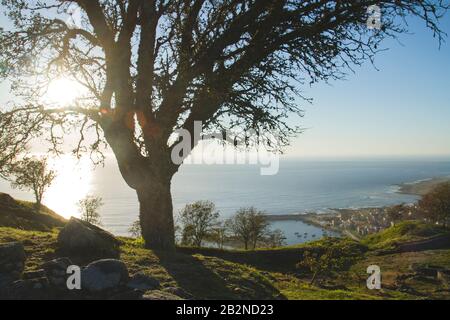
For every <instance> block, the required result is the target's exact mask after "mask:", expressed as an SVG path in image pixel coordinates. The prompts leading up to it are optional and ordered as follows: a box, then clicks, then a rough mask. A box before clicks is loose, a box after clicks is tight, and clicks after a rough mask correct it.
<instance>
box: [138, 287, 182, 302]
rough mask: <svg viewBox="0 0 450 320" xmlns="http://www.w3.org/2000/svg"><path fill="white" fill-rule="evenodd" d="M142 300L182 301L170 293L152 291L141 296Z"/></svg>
mask: <svg viewBox="0 0 450 320" xmlns="http://www.w3.org/2000/svg"><path fill="white" fill-rule="evenodd" d="M142 300H171V301H173V300H183V299H182V298H181V297H179V296H176V295H174V294H172V293H169V292H165V291H161V290H152V291H147V292H146V293H145V294H144V295H143V296H142Z"/></svg>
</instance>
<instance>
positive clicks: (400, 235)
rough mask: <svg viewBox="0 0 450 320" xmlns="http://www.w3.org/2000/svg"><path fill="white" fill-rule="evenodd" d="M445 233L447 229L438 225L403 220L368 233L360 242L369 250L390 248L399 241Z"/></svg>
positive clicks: (420, 238) (415, 239)
mask: <svg viewBox="0 0 450 320" xmlns="http://www.w3.org/2000/svg"><path fill="white" fill-rule="evenodd" d="M446 233H449V231H448V230H447V229H444V228H442V227H440V226H436V225H432V224H426V223H424V222H419V221H405V222H401V223H399V224H397V225H395V226H393V227H391V228H388V229H386V230H384V231H381V232H379V233H376V234H373V235H369V236H368V237H366V238H364V239H363V240H362V241H361V242H362V244H364V245H366V246H368V247H369V248H370V249H371V250H378V249H391V248H394V247H395V246H396V245H397V244H399V243H405V242H410V241H417V240H423V239H426V238H430V237H433V236H438V235H444V234H446Z"/></svg>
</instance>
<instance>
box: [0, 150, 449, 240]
mask: <svg viewBox="0 0 450 320" xmlns="http://www.w3.org/2000/svg"><path fill="white" fill-rule="evenodd" d="M52 165H53V167H54V169H55V170H56V171H57V172H58V178H57V180H56V181H55V183H54V184H53V185H52V187H51V188H50V189H49V191H48V193H47V195H46V196H45V198H44V204H46V205H47V206H48V207H49V208H51V209H53V210H54V211H56V212H57V213H59V214H61V215H62V216H64V217H70V216H78V215H79V213H78V208H77V205H76V203H77V201H78V200H80V199H81V198H83V197H85V196H86V195H88V194H91V195H95V196H100V197H102V199H103V202H104V205H103V207H102V208H101V210H100V213H101V216H102V225H103V227H104V228H105V229H107V230H109V231H110V232H112V233H114V234H116V235H122V236H125V235H128V234H129V232H128V230H129V227H130V225H131V224H132V223H133V222H134V221H136V220H137V218H138V201H137V197H136V194H135V192H134V191H133V190H132V189H130V188H129V187H128V186H127V185H126V183H125V182H124V181H123V179H122V177H121V175H120V172H119V170H118V168H117V165H116V163H115V162H114V159H112V158H108V159H107V161H106V163H105V165H104V166H97V167H95V168H94V167H93V166H92V164H91V162H90V161H89V160H88V159H83V160H81V161H77V160H75V159H73V158H71V157H63V158H55V159H53V160H52ZM442 176H450V158H447V159H446V158H427V159H416V158H412V159H398V158H393V159H338V160H336V159H333V160H331V159H294V158H282V159H281V161H280V165H279V171H278V173H277V174H276V175H267V176H263V175H261V171H260V167H259V166H258V165H196V164H191V165H183V166H181V168H180V171H179V172H178V173H177V174H176V175H175V177H174V179H173V181H172V195H173V204H174V214H175V215H177V213H178V212H179V210H180V209H181V208H182V207H183V206H185V205H186V204H188V203H191V202H194V201H197V200H210V201H213V202H214V203H215V204H216V207H217V209H218V210H219V211H220V214H221V218H222V219H226V218H228V217H230V216H232V215H233V213H234V212H236V210H238V209H239V208H241V207H249V206H253V207H256V208H257V209H259V210H261V211H264V212H266V213H267V214H273V215H277V214H298V213H300V214H301V213H306V212H318V213H321V212H328V211H330V209H333V208H361V207H380V206H386V205H393V204H399V203H413V202H415V201H417V200H418V197H417V196H414V195H405V194H400V193H398V192H397V191H398V189H399V184H402V183H411V182H415V181H421V180H425V179H430V178H434V177H442ZM0 192H6V193H9V194H11V195H12V196H14V197H17V198H20V199H25V200H32V199H33V198H32V194H31V193H30V192H29V191H26V190H15V189H12V188H11V187H10V185H9V183H8V182H6V181H0ZM271 228H273V229H281V230H282V231H283V232H284V233H285V235H286V238H287V241H286V242H287V244H289V245H291V244H297V243H303V242H306V241H310V240H313V239H318V238H320V237H322V236H323V235H324V230H321V229H320V228H317V227H315V226H311V225H307V224H305V223H303V222H301V221H275V222H273V223H272V224H271Z"/></svg>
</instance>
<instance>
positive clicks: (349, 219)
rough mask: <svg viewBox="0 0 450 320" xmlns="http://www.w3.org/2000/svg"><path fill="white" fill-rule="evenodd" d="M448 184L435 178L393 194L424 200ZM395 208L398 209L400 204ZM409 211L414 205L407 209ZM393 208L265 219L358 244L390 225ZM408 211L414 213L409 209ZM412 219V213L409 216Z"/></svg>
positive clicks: (405, 185)
mask: <svg viewBox="0 0 450 320" xmlns="http://www.w3.org/2000/svg"><path fill="white" fill-rule="evenodd" d="M446 182H450V176H445V177H434V178H430V179H424V180H420V181H414V182H405V183H401V184H398V185H396V186H397V187H398V190H396V191H395V192H396V193H400V194H408V195H416V196H423V195H425V194H427V193H428V192H430V191H431V190H432V189H433V188H434V187H436V186H437V185H439V184H441V183H446ZM398 205H401V203H399V204H398ZM410 206H411V208H413V207H414V204H412V205H410ZM392 207H395V205H392V206H379V207H370V208H328V212H327V213H320V212H305V213H295V214H282V215H273V214H267V215H265V216H264V217H265V218H266V219H267V221H268V222H271V223H273V222H278V221H301V222H303V223H305V224H309V225H312V226H315V227H318V228H321V229H323V230H327V231H332V232H335V233H337V234H340V235H341V236H343V235H345V236H349V237H351V238H353V239H355V240H359V239H360V237H361V236H365V235H367V234H371V233H374V232H378V231H380V230H383V229H385V228H387V227H389V226H391V225H392V223H393V221H390V219H389V215H388V211H389V209H390V208H392ZM411 211H414V210H413V209H411ZM410 215H413V213H410Z"/></svg>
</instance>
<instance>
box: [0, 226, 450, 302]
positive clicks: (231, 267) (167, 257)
mask: <svg viewBox="0 0 450 320" xmlns="http://www.w3.org/2000/svg"><path fill="white" fill-rule="evenodd" d="M412 225H413V226H414V227H411V223H405V224H402V225H399V226H396V227H394V228H391V229H389V230H386V231H385V232H383V233H381V234H378V235H376V236H371V237H368V238H367V239H365V240H364V241H363V242H364V243H363V244H361V243H358V242H355V241H353V240H349V239H336V238H333V239H332V238H328V239H322V240H319V241H315V242H312V243H308V244H304V245H299V246H293V247H286V248H279V249H271V250H257V251H254V252H245V251H221V250H214V249H198V248H197V249H194V248H179V249H178V250H177V252H176V253H170V254H168V253H160V252H154V251H151V250H147V249H144V248H143V246H142V242H140V241H138V240H134V239H129V238H121V240H123V244H122V246H121V255H120V259H121V260H123V261H124V262H125V263H126V264H127V266H128V268H129V271H130V273H131V274H134V273H138V272H143V273H146V274H149V275H151V276H153V277H155V278H157V279H158V280H159V281H160V282H161V285H162V287H163V288H173V287H178V288H182V289H183V290H184V291H186V292H188V293H190V294H191V295H192V296H193V297H195V298H198V299H423V298H427V299H450V291H449V290H448V288H446V287H445V286H444V285H442V284H441V283H440V282H438V281H436V280H435V279H431V278H430V279H429V278H426V277H417V276H411V274H412V271H411V265H415V266H417V265H424V266H426V265H434V266H440V267H445V268H450V250H449V249H447V250H427V251H421V252H405V253H397V254H388V255H381V256H380V255H378V254H375V253H376V252H377V251H374V250H372V249H371V247H372V246H373V247H377V245H379V244H386V243H392V242H393V241H395V242H399V241H406V240H411V239H417V237H419V238H423V237H433V236H435V235H436V234H441V233H442V230H441V229H439V228H438V229H436V228H434V227H432V226H426V225H418V224H416V223H413V224H412ZM405 230H407V231H405ZM56 236H57V231H56V230H54V231H50V232H38V231H24V230H17V229H14V228H0V243H1V242H9V241H21V242H22V243H24V245H25V248H26V252H27V255H28V260H27V265H26V270H27V271H33V270H37V269H39V268H40V265H41V264H42V263H43V262H44V261H47V260H50V259H53V258H56V257H58V251H57V249H56ZM330 246H333V247H335V248H336V249H337V250H339V253H340V254H341V255H342V256H350V257H352V261H353V262H352V264H351V265H350V266H348V267H347V268H344V269H342V270H339V271H337V272H330V273H327V274H325V275H323V276H322V277H321V279H320V281H319V282H318V283H316V284H315V285H310V279H311V274H310V273H309V272H307V271H304V270H300V269H297V268H296V264H297V262H299V261H300V260H301V259H302V256H303V254H304V252H305V251H314V252H318V253H320V252H323V251H324V250H325V249H326V248H329V247H330ZM86 262H88V261H76V260H75V261H74V263H77V264H80V265H83V264H84V263H86ZM372 264H376V265H379V266H380V267H381V269H382V274H383V288H382V290H380V291H371V290H368V289H367V288H366V279H367V276H368V275H367V274H366V269H367V266H369V265H372ZM410 276H411V277H410Z"/></svg>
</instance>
